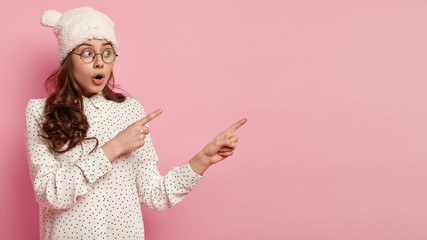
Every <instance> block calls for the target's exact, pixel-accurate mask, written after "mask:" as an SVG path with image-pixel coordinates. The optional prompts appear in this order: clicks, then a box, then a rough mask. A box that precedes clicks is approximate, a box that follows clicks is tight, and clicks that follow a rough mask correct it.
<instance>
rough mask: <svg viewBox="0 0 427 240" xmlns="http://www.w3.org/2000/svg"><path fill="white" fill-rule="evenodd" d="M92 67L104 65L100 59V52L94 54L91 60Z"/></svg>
mask: <svg viewBox="0 0 427 240" xmlns="http://www.w3.org/2000/svg"><path fill="white" fill-rule="evenodd" d="M93 67H94V68H103V67H104V61H103V60H102V57H101V54H96V55H95V59H94V60H93Z"/></svg>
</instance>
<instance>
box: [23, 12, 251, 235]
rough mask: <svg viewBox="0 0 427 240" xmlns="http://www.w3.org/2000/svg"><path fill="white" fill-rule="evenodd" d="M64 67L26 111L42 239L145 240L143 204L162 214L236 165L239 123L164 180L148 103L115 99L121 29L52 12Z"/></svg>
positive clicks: (85, 15) (92, 15) (97, 17)
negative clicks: (212, 173)
mask: <svg viewBox="0 0 427 240" xmlns="http://www.w3.org/2000/svg"><path fill="white" fill-rule="evenodd" d="M41 23H42V25H44V26H49V27H53V29H54V32H55V35H56V36H57V38H58V43H59V55H60V56H59V59H60V63H61V66H60V67H59V69H58V70H57V71H56V72H55V73H54V74H53V75H51V76H50V77H49V78H48V80H47V85H48V86H53V91H52V92H51V93H50V95H49V97H48V98H47V99H31V100H30V101H29V102H28V104H27V108H26V112H25V114H26V116H25V118H26V147H27V154H28V163H29V170H30V176H31V181H32V183H33V187H34V192H35V197H36V200H37V202H38V203H39V206H40V239H144V228H143V222H142V215H141V208H140V203H142V204H145V205H146V206H148V207H149V208H151V209H154V210H156V211H162V210H164V209H167V208H171V207H173V206H175V205H176V204H177V203H179V202H180V201H181V200H183V198H184V197H185V196H186V195H187V194H188V193H189V192H190V191H191V190H192V189H193V187H194V186H195V185H196V184H197V182H198V181H199V180H200V179H201V178H202V174H203V172H204V171H205V170H206V169H207V168H209V166H211V165H212V164H215V163H217V162H220V161H222V160H224V159H225V158H227V157H229V156H231V155H232V154H233V151H234V150H235V148H236V142H237V141H238V138H237V136H235V135H233V134H234V131H236V130H237V129H238V128H239V127H240V126H242V125H243V124H244V123H245V122H246V119H245V118H244V119H242V120H240V121H238V122H237V123H235V124H233V125H232V126H231V127H230V128H228V129H226V130H225V131H223V132H222V133H220V134H219V135H218V136H217V137H215V139H214V140H213V141H212V142H210V143H208V144H207V145H206V146H205V147H204V148H203V149H202V150H201V151H200V152H199V153H197V154H196V155H195V156H194V157H193V158H192V159H190V160H189V161H188V162H187V163H186V164H184V165H183V166H180V167H175V168H173V169H172V170H170V171H169V172H168V173H167V174H166V175H165V176H161V175H160V174H159V171H158V169H157V165H156V163H157V161H158V158H157V155H156V152H155V149H154V147H153V143H152V142H151V137H150V134H149V132H150V130H149V128H148V123H149V122H150V121H151V120H153V119H154V118H156V117H157V116H159V115H160V114H161V113H162V110H161V109H159V110H156V111H154V112H153V113H150V114H148V115H146V114H145V112H144V109H143V107H142V106H141V104H140V103H139V102H138V101H136V100H135V99H132V98H130V97H125V96H124V95H122V94H120V93H116V92H114V91H113V90H112V89H113V87H114V78H113V68H114V62H115V60H116V57H117V50H118V48H117V41H116V38H115V36H114V24H113V22H112V21H111V20H110V19H109V18H108V17H107V16H106V15H104V14H103V13H101V12H99V11H97V10H94V9H92V8H87V7H85V8H76V9H72V10H69V11H67V12H65V13H63V14H61V13H59V12H56V11H52V10H48V11H46V12H44V13H43V15H42V17H41Z"/></svg>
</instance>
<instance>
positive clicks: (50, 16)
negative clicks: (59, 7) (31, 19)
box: [40, 10, 62, 27]
mask: <svg viewBox="0 0 427 240" xmlns="http://www.w3.org/2000/svg"><path fill="white" fill-rule="evenodd" d="M61 16H62V13H60V12H58V11H55V10H46V11H44V12H43V14H42V16H41V18H40V23H41V24H42V25H43V26H46V27H54V26H55V25H56V23H57V22H58V20H59V19H60V18H61Z"/></svg>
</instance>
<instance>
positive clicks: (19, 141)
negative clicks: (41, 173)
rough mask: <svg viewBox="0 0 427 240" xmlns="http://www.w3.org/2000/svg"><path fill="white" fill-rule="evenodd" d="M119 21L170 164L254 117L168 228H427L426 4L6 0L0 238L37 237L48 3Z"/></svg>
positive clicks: (366, 233) (258, 235)
mask: <svg viewBox="0 0 427 240" xmlns="http://www.w3.org/2000/svg"><path fill="white" fill-rule="evenodd" d="M79 6H91V7H95V8H97V9H99V10H101V11H103V12H105V13H106V14H107V15H109V16H110V17H111V18H112V19H113V21H114V22H115V24H116V35H117V38H118V41H119V47H120V50H119V51H120V52H119V55H120V56H119V58H118V59H117V62H116V68H115V75H116V80H117V82H118V83H119V84H120V86H121V87H122V88H123V89H125V90H127V91H128V92H129V93H130V94H131V95H132V96H133V97H134V98H136V99H138V100H140V101H141V103H142V104H143V106H144V107H145V109H146V110H147V111H153V110H155V109H156V108H162V109H163V110H164V113H163V115H162V116H161V117H159V118H158V119H156V120H155V121H153V122H152V123H151V124H150V126H151V131H152V134H153V140H154V144H155V147H156V149H157V152H158V155H159V157H160V163H159V169H160V170H161V172H162V173H163V174H164V173H166V171H167V170H169V169H170V168H172V167H173V166H176V165H181V164H183V163H185V162H186V161H187V160H189V159H190V158H191V157H192V156H193V155H194V154H195V153H196V152H198V151H199V150H200V149H201V148H202V147H203V146H204V145H205V144H206V143H208V142H209V141H210V140H211V139H212V138H213V137H215V136H216V134H217V133H219V132H220V131H222V130H223V129H225V128H227V127H228V126H229V125H230V124H232V123H233V122H235V121H237V120H239V119H240V118H242V117H247V118H248V122H247V124H246V125H245V126H244V127H242V128H241V129H239V130H238V132H237V133H238V135H239V137H240V142H239V144H238V148H237V150H236V152H235V155H234V156H232V157H231V158H229V159H227V160H226V161H224V162H222V163H220V164H218V165H215V166H213V167H212V168H211V169H209V170H208V171H207V172H206V174H205V178H204V179H203V180H202V182H201V183H200V184H199V185H198V186H196V188H195V189H194V191H193V192H191V193H190V195H189V196H188V197H187V198H186V199H185V200H184V201H183V202H182V203H180V204H179V205H178V206H177V207H176V208H174V209H172V210H168V211H166V212H162V213H156V212H154V211H152V210H149V209H148V208H146V207H142V208H143V215H144V220H145V228H146V237H147V239H149V240H155V239H208V240H209V239H300V240H305V239H316V240H317V239H320V240H322V239H328V240H330V239H347V240H351V239H388V240H393V239H396V240H397V239H427V228H426V224H427V191H426V186H427V174H426V172H427V163H426V157H427V152H426V150H427V148H426V143H427V104H426V103H427V94H426V89H427V82H426V79H427V67H426V66H427V44H426V43H427V2H426V1H421V0H420V1H403V0H402V1H397V0H396V1H372V0H364V1H356V0H354V1H326V0H325V1H315V0H312V1H297V0H294V1H268V0H266V1H261V0H259V1H244V0H240V1H238V0H221V1H199V0H181V1H171V0H168V1H136V0H135V1H105V0H102V1H101V0H99V1H83V0H78V1H76V0H75V1H57V0H55V1H54V0H51V1H23V0H15V1H8V3H7V4H5V3H2V6H1V7H0V26H1V28H0V29H1V32H2V34H1V38H0V43H1V51H0V52H1V56H0V70H1V72H0V77H1V86H2V94H1V95H0V98H1V101H0V104H1V111H2V113H3V114H2V116H1V123H2V124H1V125H0V128H1V144H0V146H1V155H2V159H1V161H0V164H1V167H0V171H1V172H0V177H1V179H0V184H1V198H0V201H1V202H0V206H1V209H0V212H1V214H0V217H1V219H0V220H1V222H0V226H1V229H0V239H37V238H38V236H39V230H38V205H37V203H36V202H35V199H34V193H33V189H32V186H31V182H30V178H29V173H28V166H27V160H26V154H25V146H24V109H25V106H26V103H27V101H28V100H29V99H30V98H43V97H46V94H45V91H44V88H43V83H44V80H45V79H46V78H47V77H48V75H49V74H50V73H51V72H52V71H53V70H54V69H56V68H57V67H58V56H57V45H56V39H55V37H54V35H53V31H52V29H50V28H46V27H42V26H41V25H40V23H39V18H40V15H41V13H42V12H43V11H44V10H47V9H55V10H58V11H65V10H68V9H70V8H74V7H79Z"/></svg>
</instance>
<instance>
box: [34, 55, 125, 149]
mask: <svg viewBox="0 0 427 240" xmlns="http://www.w3.org/2000/svg"><path fill="white" fill-rule="evenodd" d="M45 87H46V90H47V92H48V93H49V97H48V98H47V100H46V104H45V109H44V112H43V116H42V121H41V124H40V128H41V132H40V137H41V139H42V140H43V141H44V142H45V143H46V144H47V146H48V148H49V149H50V150H52V151H55V152H57V153H65V152H67V151H69V150H71V149H72V148H74V147H75V146H76V145H77V144H80V145H81V146H82V142H83V141H84V140H88V139H95V140H96V145H95V147H94V148H93V149H92V151H91V153H92V152H93V151H94V150H95V149H96V148H97V147H98V139H96V137H86V133H87V131H88V129H89V123H88V121H87V118H86V115H85V114H84V106H83V97H82V92H81V90H80V87H79V85H78V84H77V83H76V81H75V79H74V77H73V72H72V65H71V53H70V54H68V55H67V57H66V58H65V59H64V61H63V63H62V64H61V66H60V67H59V68H58V70H57V71H55V72H54V73H53V74H52V75H50V76H49V78H47V79H46V82H45ZM112 89H114V76H113V72H111V76H110V78H109V79H108V83H107V85H106V86H105V88H104V89H103V90H102V94H103V96H104V97H105V98H106V99H107V100H111V101H115V102H123V101H125V100H126V97H125V96H124V95H123V94H121V93H116V92H113V90H112ZM67 143H68V146H67V147H66V148H65V149H62V148H63V147H64V146H65V145H66V144H67Z"/></svg>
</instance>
